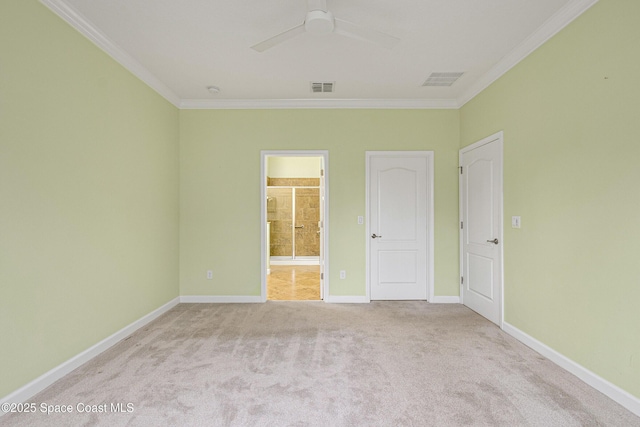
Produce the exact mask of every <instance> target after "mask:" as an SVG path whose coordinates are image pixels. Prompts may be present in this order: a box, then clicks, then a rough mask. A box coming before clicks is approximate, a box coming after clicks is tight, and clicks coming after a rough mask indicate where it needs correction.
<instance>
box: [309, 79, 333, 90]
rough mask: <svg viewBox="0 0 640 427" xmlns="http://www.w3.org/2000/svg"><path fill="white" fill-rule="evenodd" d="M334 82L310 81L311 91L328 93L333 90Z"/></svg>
mask: <svg viewBox="0 0 640 427" xmlns="http://www.w3.org/2000/svg"><path fill="white" fill-rule="evenodd" d="M334 86H335V82H311V92H313V93H330V92H333V88H334Z"/></svg>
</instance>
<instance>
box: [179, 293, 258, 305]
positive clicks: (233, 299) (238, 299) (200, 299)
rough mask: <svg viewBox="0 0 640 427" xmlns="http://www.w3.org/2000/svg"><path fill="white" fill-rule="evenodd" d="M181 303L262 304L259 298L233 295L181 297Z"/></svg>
mask: <svg viewBox="0 0 640 427" xmlns="http://www.w3.org/2000/svg"><path fill="white" fill-rule="evenodd" d="M180 302H181V303H207V304H211V303H252V302H264V301H263V300H262V297H261V296H259V295H258V296H246V295H240V296H234V295H183V296H181V297H180Z"/></svg>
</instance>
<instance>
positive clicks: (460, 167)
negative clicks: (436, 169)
mask: <svg viewBox="0 0 640 427" xmlns="http://www.w3.org/2000/svg"><path fill="white" fill-rule="evenodd" d="M460 175H462V166H460Z"/></svg>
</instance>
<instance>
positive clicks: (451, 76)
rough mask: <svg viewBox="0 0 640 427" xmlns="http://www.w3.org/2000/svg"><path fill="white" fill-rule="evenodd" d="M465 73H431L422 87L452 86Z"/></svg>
mask: <svg viewBox="0 0 640 427" xmlns="http://www.w3.org/2000/svg"><path fill="white" fill-rule="evenodd" d="M463 74H464V73H431V75H430V76H429V78H427V80H426V81H425V82H424V83H422V86H451V85H452V84H454V83H455V82H456V80H458V79H459V78H460V77H461V76H462V75H463Z"/></svg>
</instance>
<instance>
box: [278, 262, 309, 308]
mask: <svg viewBox="0 0 640 427" xmlns="http://www.w3.org/2000/svg"><path fill="white" fill-rule="evenodd" d="M267 299H270V300H276V301H313V300H319V299H320V266H318V265H272V266H271V274H267Z"/></svg>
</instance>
